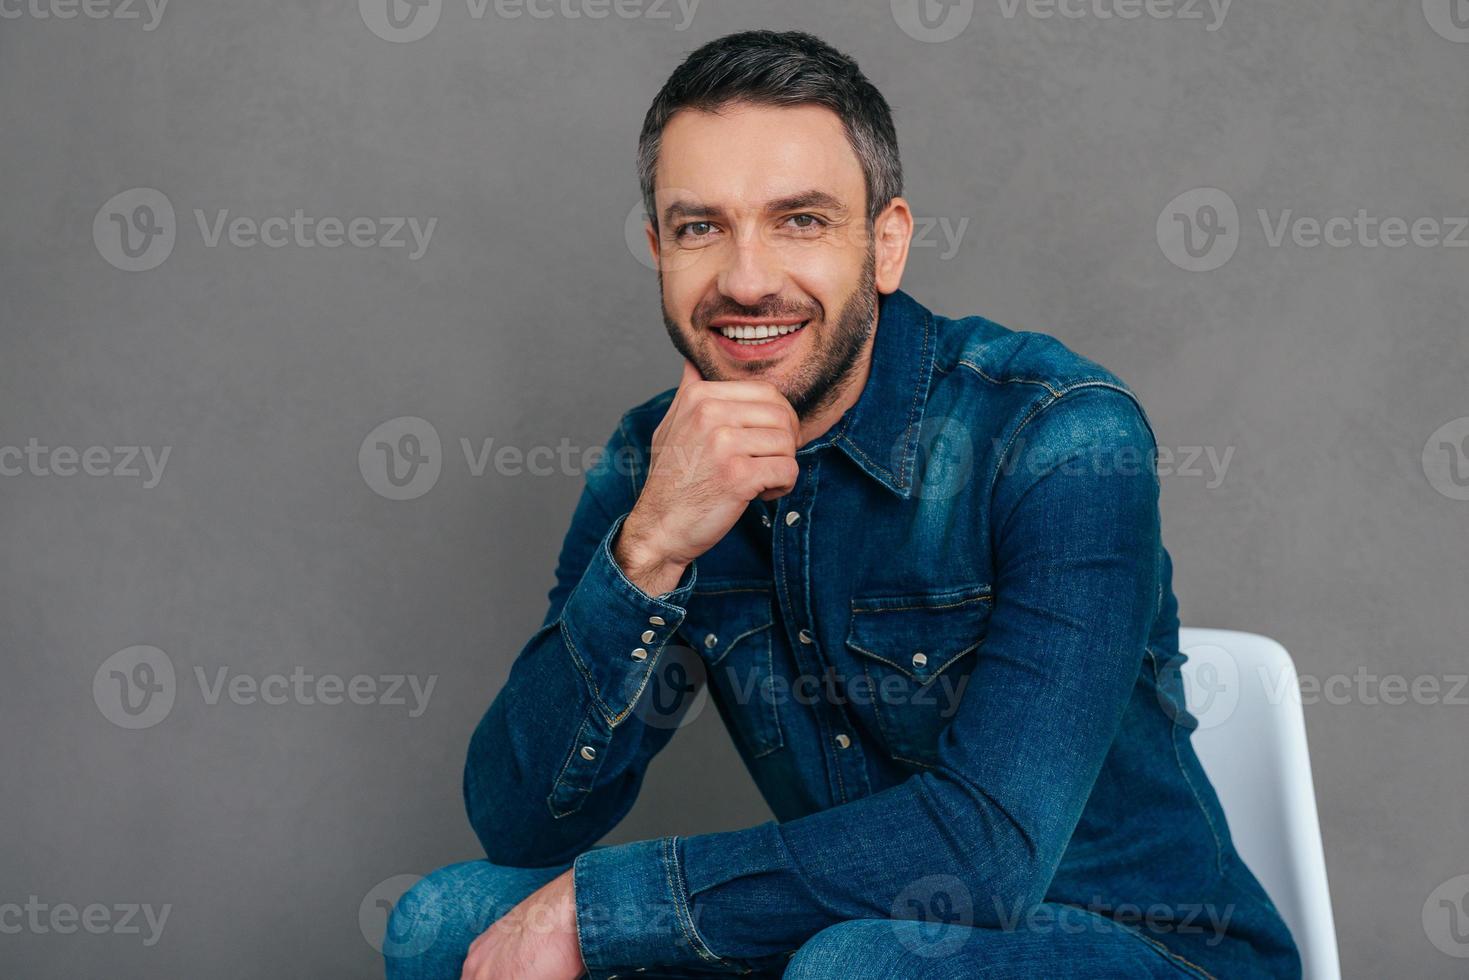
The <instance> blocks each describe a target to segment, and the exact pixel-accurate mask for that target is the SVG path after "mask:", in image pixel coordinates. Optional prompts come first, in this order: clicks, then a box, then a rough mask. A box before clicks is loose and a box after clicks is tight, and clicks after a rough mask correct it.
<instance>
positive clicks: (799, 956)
mask: <svg viewBox="0 0 1469 980" xmlns="http://www.w3.org/2000/svg"><path fill="white" fill-rule="evenodd" d="M887 925H888V924H887V923H886V922H884V921H882V920H878V919H854V920H852V921H850V922H838V923H837V924H836V925H832V926H827V927H826V928H825V929H822V930H821V931H820V932H818V933H816V935H814V936H812V937H811V938H810V939H808V940H806V941H805V942H804V943H802V944H801V948H800V949H798V950H796V955H795V956H793V957H791V960H790V962H789V963H788V964H787V965H786V969H785V973H783V974H781V977H782V980H830V978H831V977H842V978H843V980H863V978H867V977H873V978H876V977H886V976H889V974H888V973H887V972H885V971H886V966H885V964H884V963H882V962H880V960H881V952H882V949H881V944H879V943H875V942H874V941H873V939H874V937H873V936H872V931H873V930H875V929H877V930H881V929H885V928H886V927H887Z"/></svg>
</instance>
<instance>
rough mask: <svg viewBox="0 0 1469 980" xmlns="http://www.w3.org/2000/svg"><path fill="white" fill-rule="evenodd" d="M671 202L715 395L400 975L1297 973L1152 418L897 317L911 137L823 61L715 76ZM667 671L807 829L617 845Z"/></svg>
mask: <svg viewBox="0 0 1469 980" xmlns="http://www.w3.org/2000/svg"><path fill="white" fill-rule="evenodd" d="M639 169H640V179H641V183H642V189H643V194H644V198H645V201H646V205H647V210H648V215H649V218H650V221H649V225H648V241H649V246H650V247H651V249H652V252H653V256H654V258H655V260H656V262H657V267H658V270H659V284H660V288H661V290H662V303H663V312H664V319H665V322H666V325H667V328H668V333H669V337H670V338H671V339H672V341H673V344H674V346H675V347H676V348H677V349H678V351H679V352H680V353H681V354H682V355H683V356H684V358H685V366H684V372H683V378H682V380H681V381H680V383H679V385H678V387H677V389H676V390H670V391H666V392H664V393H663V394H661V395H659V396H657V397H656V398H653V399H652V400H650V401H648V402H645V403H644V404H642V405H640V406H638V407H637V408H634V409H632V410H631V411H629V412H628V413H627V414H626V415H624V416H623V418H622V420H621V422H620V424H619V425H618V427H617V430H616V432H614V434H613V435H612V438H611V440H610V441H609V443H608V446H607V449H608V453H607V456H606V457H605V463H604V465H602V466H599V467H598V468H596V469H595V470H594V471H593V472H591V473H590V474H589V475H588V478H587V482H586V487H585V490H584V492H583V494H582V497H581V500H580V503H579V504H578V506H577V509H576V513H575V515H574V516H573V518H572V522H571V527H570V530H569V531H568V532H567V535H566V538H565V542H564V544H563V545H562V549H561V555H560V561H559V564H558V567H557V570H556V586H555V588H554V589H552V591H551V593H550V609H549V610H548V612H547V614H546V618H545V621H544V625H543V626H542V628H541V629H540V630H539V631H538V632H537V633H536V634H535V635H534V636H532V637H531V638H530V640H529V642H528V643H527V644H526V645H525V647H524V649H522V650H521V652H520V655H519V657H518V659H517V660H516V662H515V665H514V667H513V669H512V671H511V674H510V677H509V679H508V681H507V682H506V684H505V687H504V689H503V690H501V691H500V693H499V695H498V696H497V697H496V698H495V700H494V703H493V704H492V705H491V706H490V708H489V710H488V712H487V713H486V714H485V716H484V719H483V721H482V722H481V723H480V725H479V727H478V729H477V730H476V731H475V733H474V736H473V739H472V742H471V745H470V750H469V758H468V762H467V765H466V767H465V774H464V793H465V801H466V804H467V806H468V809H469V816H470V820H471V822H472V824H473V825H474V829H475V831H476V833H477V834H478V836H479V838H480V840H481V842H482V843H483V844H484V847H485V850H486V853H487V855H488V860H487V861H474V862H468V863H464V864H457V865H452V866H450V867H448V868H444V869H442V870H440V871H438V872H435V873H434V874H431V875H429V876H428V877H427V878H425V879H424V880H423V881H421V882H420V883H419V884H418V885H416V886H415V887H414V888H413V889H412V890H411V891H410V892H409V893H408V894H407V895H406V896H405V897H404V898H403V899H402V900H401V901H400V902H399V904H398V906H397V909H396V910H395V913H394V915H393V918H392V920H391V921H390V923H389V930H388V939H387V943H386V946H385V952H386V954H387V963H388V972H389V975H390V976H391V977H394V978H406V977H457V976H461V974H462V976H464V977H474V978H486V977H496V978H504V977H509V978H537V980H572V978H574V977H578V976H581V975H583V974H584V973H585V974H586V975H589V976H591V977H592V978H611V977H615V976H634V975H636V976H711V975H720V974H753V975H757V976H780V975H784V976H786V977H796V978H815V977H840V978H846V980H850V978H878V977H904V978H908V977H912V978H928V977H944V978H949V977H955V978H957V977H1030V976H1035V977H1058V976H1068V975H1085V976H1089V977H1178V976H1191V977H1229V978H1239V977H1292V976H1298V975H1299V973H1300V964H1299V959H1298V956H1297V952H1296V949H1295V946H1294V944H1293V943H1292V940H1291V937H1290V934H1289V932H1288V930H1287V929H1286V927H1285V925H1284V923H1283V921H1282V920H1281V918H1280V917H1279V915H1278V914H1277V912H1276V910H1275V908H1274V906H1273V905H1272V904H1271V903H1270V900H1269V899H1268V898H1267V896H1266V895H1265V893H1264V891H1263V890H1262V889H1261V887H1260V886H1259V884H1258V883H1257V881H1256V879H1255V878H1254V876H1253V875H1252V874H1251V873H1250V871H1249V870H1248V869H1247V868H1246V867H1245V865H1244V864H1243V862H1242V861H1241V860H1240V858H1239V856H1238V855H1237V854H1236V852H1235V850H1234V847H1233V845H1232V843H1231V840H1230V836H1229V830H1228V827H1227V825H1226V823H1225V819H1224V814H1223V812H1222V811H1221V809H1220V807H1219V803H1218V800H1217V799H1216V797H1215V795H1214V793H1213V791H1212V789H1211V787H1210V785H1209V782H1208V779H1207V777H1206V776H1205V775H1204V772H1203V770H1202V769H1201V768H1200V766H1199V763H1198V760H1197V758H1196V757H1195V755H1194V753H1193V750H1192V748H1191V746H1190V743H1189V732H1190V731H1191V729H1192V727H1193V726H1194V725H1195V724H1196V722H1195V720H1194V719H1193V717H1192V716H1190V715H1189V714H1188V712H1187V711H1186V709H1185V708H1184V707H1183V691H1182V687H1181V684H1180V680H1179V674H1178V664H1179V662H1180V655H1179V652H1178V618H1177V602H1176V600H1175V598H1174V595H1173V591H1172V588H1171V578H1172V567H1171V561H1170V559H1169V556H1168V553H1167V552H1166V550H1164V548H1163V546H1162V542H1161V537H1160V530H1159V516H1158V482H1157V477H1156V473H1155V471H1154V468H1153V466H1152V462H1153V453H1154V451H1155V449H1156V443H1155V441H1154V437H1153V433H1152V430H1151V428H1150V426H1149V423H1148V421H1147V419H1146V417H1145V415H1144V413H1143V411H1142V409H1141V408H1140V406H1139V405H1138V403H1137V401H1136V399H1135V398H1134V397H1133V395H1132V393H1131V392H1130V391H1129V390H1128V388H1127V387H1126V386H1125V385H1124V384H1123V383H1122V382H1121V381H1120V380H1118V379H1117V378H1116V377H1115V376H1114V375H1112V374H1110V373H1108V372H1107V371H1106V370H1104V369H1103V368H1101V367H1099V366H1098V365H1096V364H1094V363H1091V362H1090V361H1087V360H1084V359H1083V358H1081V357H1080V356H1078V355H1076V354H1074V353H1072V352H1071V351H1070V350H1068V349H1067V348H1065V347H1063V346H1062V345H1061V344H1060V343H1059V342H1057V341H1056V340H1054V339H1052V338H1050V337H1047V336H1045V335H1043V334H1035V333H1021V332H1014V331H1011V330H1008V329H1006V328H1004V327H1001V326H999V325H997V324H995V323H992V322H990V321H988V320H985V319H983V318H980V317H969V318H966V319H962V320H951V319H947V318H944V317H940V316H936V315H934V314H932V313H930V312H929V311H928V310H926V309H925V308H924V307H922V306H921V305H919V304H918V303H917V302H916V301H915V300H914V299H912V298H911V297H909V296H908V295H906V294H905V293H903V292H901V291H900V290H899V288H898V286H899V281H900V279H901V278H902V274H903V268H904V264H905V262H906V259H907V255H908V243H909V239H910V236H911V233H912V229H913V218H912V214H911V212H910V210H909V207H908V204H907V203H906V202H905V201H904V200H903V198H902V197H901V196H900V195H901V190H902V186H901V185H902V177H901V168H900V165H899V158H898V148H897V141H896V136H895V133H894V129H893V124H892V120H891V117H890V113H889V109H888V106H887V104H886V102H885V101H884V100H883V98H882V96H881V95H880V94H879V93H878V92H877V90H876V89H875V88H874V87H873V86H872V85H871V84H870V83H869V82H868V81H867V80H866V78H864V77H863V75H862V74H861V72H860V71H859V70H858V68H857V66H856V64H855V63H854V62H853V61H852V60H851V59H849V58H847V57H845V56H843V55H841V54H839V53H838V52H836V51H834V50H833V49H832V48H830V47H829V46H827V45H826V44H824V43H822V42H821V41H819V40H817V39H816V38H814V37H811V36H810V35H806V34H799V33H787V34H775V33H769V32H751V33H745V34H738V35H733V36H729V37H726V38H722V39H720V40H717V41H714V42H712V43H710V44H708V45H706V46H704V47H703V48H701V49H699V50H698V51H696V52H695V53H694V54H693V55H692V56H690V57H689V59H688V60H687V61H686V62H684V64H683V65H682V66H680V67H679V68H678V69H677V70H676V71H675V72H674V74H673V75H672V77H671V78H670V79H669V80H668V82H667V84H666V85H665V86H664V88H663V90H662V91H661V92H660V93H659V95H658V97H657V99H656V100H655V101H654V103H653V106H652V108H651V109H650V110H649V112H648V115H647V119H646V121H645V123H644V127H643V132H642V137H641V141H640V145H639ZM684 648H692V650H693V651H696V653H692V654H688V653H686V654H682V655H681V653H680V651H681V649H684ZM681 657H682V659H680V658H681ZM669 666H677V667H678V668H679V671H681V672H690V671H694V672H696V671H697V670H698V669H700V668H702V670H703V672H704V673H705V674H706V675H707V682H706V683H707V685H708V689H709V691H710V692H711V695H712V698H713V700H714V702H715V704H716V705H717V707H718V709H719V711H720V714H721V715H722V716H723V718H724V720H725V722H726V724H727V725H728V726H729V727H730V728H731V730H732V732H733V734H734V737H735V741H736V744H737V746H738V748H739V751H740V753H741V756H742V758H743V759H744V761H745V763H746V765H747V767H748V768H749V770H750V772H751V774H752V775H753V777H754V779H755V782H756V783H757V785H758V786H759V787H760V789H761V791H762V793H763V794H764V796H765V798H766V799H767V800H768V802H769V804H770V806H771V809H772V810H773V812H774V813H775V815H776V817H777V818H778V821H779V822H769V823H765V824H762V825H760V826H757V827H753V828H750V829H747V830H741V831H736V832H729V833H714V834H701V835H694V836H675V837H666V838H663V839H659V840H650V841H640V842H635V843H630V844H623V845H618V846H611V847H596V846H595V845H596V842H597V841H598V840H599V839H601V838H602V837H603V836H604V835H605V834H606V833H607V832H608V831H610V830H611V829H612V828H613V827H614V826H615V825H616V824H617V823H618V821H619V820H620V819H621V818H622V816H623V815H624V814H626V813H627V811H628V809H629V807H631V805H632V803H633V800H634V797H635V796H636V794H637V791H638V787H639V785H640V783H641V780H642V777H643V774H644V771H645V769H646V767H647V765H648V763H649V761H650V759H651V758H652V757H653V755H654V754H656V753H657V752H658V750H659V749H660V748H662V747H663V745H665V744H666V743H667V741H668V739H669V738H670V737H671V734H672V731H673V729H674V727H676V725H673V724H668V723H666V722H664V721H661V720H660V718H659V716H658V713H657V710H655V709H652V708H650V707H649V704H650V701H651V700H652V699H653V698H654V696H655V694H658V693H659V692H660V691H661V692H662V693H663V694H666V693H667V689H668V688H669V687H675V688H676V687H678V686H679V685H680V679H679V677H678V676H676V675H675V672H673V671H672V670H669V671H668V673H667V674H660V668H664V667H669Z"/></svg>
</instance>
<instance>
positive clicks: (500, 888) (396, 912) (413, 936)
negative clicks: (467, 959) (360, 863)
mask: <svg viewBox="0 0 1469 980" xmlns="http://www.w3.org/2000/svg"><path fill="white" fill-rule="evenodd" d="M557 873H558V872H557V871H556V870H555V869H538V868H501V867H498V866H496V865H493V864H491V863H489V862H488V861H465V862H462V863H459V864H450V865H447V866H445V867H442V868H440V869H438V870H437V871H434V872H432V873H430V874H428V875H426V876H424V877H423V878H420V879H419V880H418V882H417V884H415V885H414V886H413V887H412V888H410V889H408V890H407V891H406V892H404V893H403V896H402V897H401V898H399V899H398V901H397V902H396V903H394V905H393V909H392V912H391V913H389V915H388V925H387V930H386V932H385V933H384V935H383V959H384V962H385V964H386V972H387V977H388V980H437V978H440V977H445V978H448V980H457V978H458V977H459V971H460V968H461V967H462V966H463V963H464V955H465V953H466V952H467V951H468V950H469V944H470V943H471V942H473V941H474V939H475V937H476V936H478V935H479V934H480V933H482V932H484V931H485V930H486V929H488V928H489V927H490V925H491V924H492V923H493V922H494V921H495V920H496V919H498V918H500V917H501V916H503V915H504V914H505V913H506V912H508V911H510V909H512V908H514V907H515V905H516V904H517V903H519V902H520V901H521V900H522V899H524V898H525V897H526V896H527V895H529V894H530V893H531V892H533V891H535V890H536V889H537V888H539V887H540V886H541V885H542V884H544V883H545V882H546V881H549V880H550V879H551V878H553V877H555V875H556V874H557Z"/></svg>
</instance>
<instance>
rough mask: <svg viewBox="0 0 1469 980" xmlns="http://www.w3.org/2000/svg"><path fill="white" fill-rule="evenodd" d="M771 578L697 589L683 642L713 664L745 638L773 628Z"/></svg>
mask: <svg viewBox="0 0 1469 980" xmlns="http://www.w3.org/2000/svg"><path fill="white" fill-rule="evenodd" d="M770 602H771V589H770V583H769V582H748V583H745V582H736V583H720V584H717V585H715V584H711V585H710V586H709V587H708V588H707V589H695V590H694V592H693V594H692V595H691V596H690V597H689V603H688V611H687V613H686V614H685V615H684V620H683V626H682V627H681V628H680V630H679V632H680V633H681V634H682V635H683V637H684V642H686V643H688V644H689V645H690V646H691V647H693V648H694V649H695V650H697V651H698V652H699V655H700V656H702V657H703V658H704V659H705V660H706V661H708V662H709V663H710V664H717V663H719V662H720V661H721V660H723V659H724V658H725V656H727V655H728V654H729V652H730V651H731V650H733V649H734V648H735V647H736V646H737V645H738V644H739V643H740V641H742V640H745V639H746V638H748V637H750V636H752V635H754V634H756V633H759V632H760V631H761V630H767V629H769V628H770V625H771V623H773V622H774V621H775V617H774V615H773V614H772V612H771V605H770Z"/></svg>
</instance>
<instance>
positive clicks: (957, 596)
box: [846, 587, 992, 766]
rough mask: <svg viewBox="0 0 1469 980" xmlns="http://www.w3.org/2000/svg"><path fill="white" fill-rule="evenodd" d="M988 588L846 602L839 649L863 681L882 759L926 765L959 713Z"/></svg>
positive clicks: (986, 612)
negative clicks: (853, 660)
mask: <svg viewBox="0 0 1469 980" xmlns="http://www.w3.org/2000/svg"><path fill="white" fill-rule="evenodd" d="M991 605H992V597H991V595H990V592H989V590H988V588H983V587H980V588H971V589H962V590H957V591H949V592H941V593H931V594H924V595H908V596H869V597H854V598H853V599H852V619H851V625H850V627H849V628H848V632H847V642H846V645H847V648H848V649H849V650H851V651H852V652H853V653H854V654H856V655H857V659H858V660H859V662H860V663H861V665H862V670H863V672H864V674H865V677H866V681H867V683H866V691H865V695H866V697H865V698H864V700H866V701H867V702H869V703H870V704H871V706H872V711H873V714H874V715H875V716H876V719H877V725H878V729H879V731H880V732H881V734H882V738H883V740H884V741H885V742H886V743H887V749H888V753H889V754H890V755H891V756H892V757H893V758H894V759H896V760H898V761H899V762H905V763H908V764H910V765H917V766H932V765H934V764H935V763H936V762H937V761H938V744H939V740H940V738H941V737H942V736H943V733H944V731H945V729H947V728H948V727H949V723H950V722H951V721H952V720H953V718H954V715H955V714H956V713H957V712H958V710H959V703H960V700H961V699H962V698H963V696H964V688H965V686H966V685H967V684H968V681H969V674H970V673H971V672H972V671H973V670H974V665H975V663H976V661H977V660H978V653H977V652H976V651H977V650H978V649H979V646H980V644H981V643H982V642H984V636H985V631H986V628H987V627H988V624H989V616H990V609H991Z"/></svg>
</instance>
